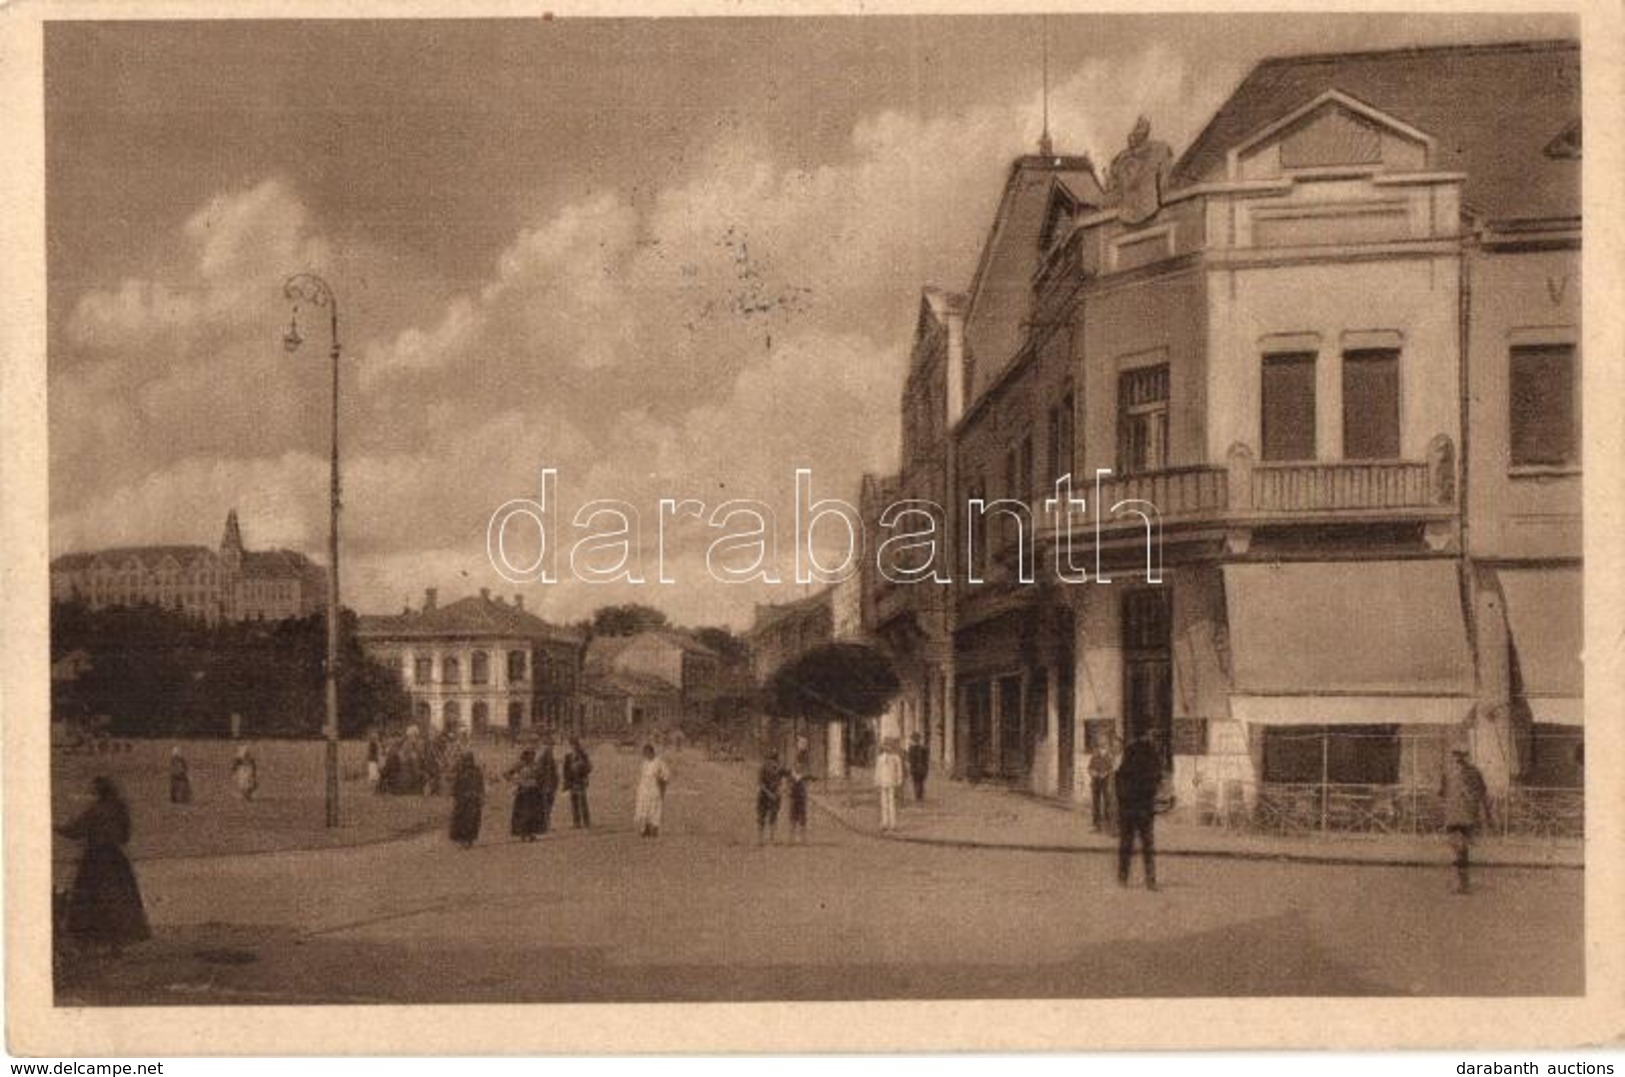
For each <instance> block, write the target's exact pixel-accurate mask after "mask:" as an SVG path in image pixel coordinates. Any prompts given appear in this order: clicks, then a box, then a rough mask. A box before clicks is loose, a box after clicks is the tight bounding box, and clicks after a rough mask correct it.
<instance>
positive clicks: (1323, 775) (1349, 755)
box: [1264, 725, 1399, 785]
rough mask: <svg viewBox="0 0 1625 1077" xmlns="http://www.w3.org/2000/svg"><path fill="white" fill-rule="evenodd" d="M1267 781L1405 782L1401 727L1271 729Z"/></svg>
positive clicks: (1266, 744)
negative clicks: (1401, 769)
mask: <svg viewBox="0 0 1625 1077" xmlns="http://www.w3.org/2000/svg"><path fill="white" fill-rule="evenodd" d="M1264 780H1265V781H1266V782H1280V783H1290V784H1310V785H1312V784H1319V783H1320V782H1322V781H1324V782H1327V783H1329V784H1331V785H1393V784H1396V783H1397V782H1398V781H1399V727H1398V726H1392V725H1335V726H1324V725H1292V726H1270V727H1268V728H1267V729H1265V731H1264Z"/></svg>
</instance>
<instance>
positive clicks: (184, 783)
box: [169, 747, 192, 804]
mask: <svg viewBox="0 0 1625 1077" xmlns="http://www.w3.org/2000/svg"><path fill="white" fill-rule="evenodd" d="M169 802H170V803H171V804H190V803H192V775H191V772H190V771H189V770H188V769H187V766H186V757H185V756H184V755H182V754H181V750H180V748H179V747H175V748H171V749H170V750H169Z"/></svg>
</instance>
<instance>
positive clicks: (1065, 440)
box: [1045, 393, 1072, 490]
mask: <svg viewBox="0 0 1625 1077" xmlns="http://www.w3.org/2000/svg"><path fill="white" fill-rule="evenodd" d="M1045 463H1046V464H1047V465H1048V469H1047V474H1048V476H1049V489H1051V490H1053V489H1054V488H1055V483H1056V480H1058V479H1059V478H1060V477H1061V476H1062V475H1066V474H1070V473H1071V471H1072V394H1071V393H1067V394H1066V395H1064V396H1063V397H1061V402H1060V403H1059V404H1057V405H1055V406H1054V407H1053V408H1051V409H1049V443H1048V452H1047V454H1046V458H1045Z"/></svg>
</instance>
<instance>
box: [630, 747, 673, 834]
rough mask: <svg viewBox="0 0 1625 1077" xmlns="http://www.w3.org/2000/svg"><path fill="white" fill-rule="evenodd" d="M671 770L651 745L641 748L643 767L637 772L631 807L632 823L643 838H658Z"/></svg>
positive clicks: (663, 819) (664, 811)
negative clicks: (636, 788) (634, 797)
mask: <svg viewBox="0 0 1625 1077" xmlns="http://www.w3.org/2000/svg"><path fill="white" fill-rule="evenodd" d="M670 783H671V768H670V767H668V766H666V761H665V760H664V759H661V758H660V756H659V755H657V754H656V753H655V746H654V745H653V744H645V745H644V746H643V765H642V767H641V768H640V769H639V770H638V795H637V800H636V802H635V803H634V804H633V806H632V823H633V825H634V826H636V827H637V828H638V833H639V834H640V835H642V836H643V837H645V838H658V837H659V836H660V825H661V823H663V822H664V821H665V814H666V786H667V785H669V784H670Z"/></svg>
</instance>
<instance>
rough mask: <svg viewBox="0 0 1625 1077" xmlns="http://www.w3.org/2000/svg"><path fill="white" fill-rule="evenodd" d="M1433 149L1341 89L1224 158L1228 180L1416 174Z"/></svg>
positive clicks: (1427, 139)
mask: <svg viewBox="0 0 1625 1077" xmlns="http://www.w3.org/2000/svg"><path fill="white" fill-rule="evenodd" d="M1433 149H1434V139H1433V137H1432V136H1430V135H1428V134H1427V133H1426V132H1424V131H1419V130H1417V129H1416V128H1414V127H1412V126H1410V125H1409V124H1407V123H1405V122H1404V121H1403V120H1399V119H1397V118H1395V117H1393V116H1389V115H1387V114H1386V113H1384V112H1382V111H1381V110H1379V109H1375V108H1372V107H1371V106H1370V105H1368V104H1366V103H1365V102H1363V101H1359V100H1357V99H1355V98H1353V97H1350V96H1349V95H1348V94H1346V93H1343V92H1342V91H1341V90H1327V91H1326V92H1325V93H1322V94H1320V95H1319V96H1318V97H1316V98H1315V99H1314V100H1312V101H1309V102H1307V103H1306V104H1303V105H1301V106H1299V107H1298V108H1296V109H1293V110H1292V111H1291V112H1289V113H1287V114H1286V115H1285V116H1282V117H1281V118H1280V119H1277V120H1275V121H1274V122H1272V123H1269V124H1266V125H1265V126H1264V127H1263V128H1262V129H1261V130H1259V131H1257V132H1255V133H1254V134H1252V135H1250V136H1248V137H1247V138H1245V139H1243V140H1242V141H1241V142H1240V143H1238V144H1237V145H1235V146H1233V147H1232V148H1231V149H1230V151H1229V152H1228V153H1227V154H1226V155H1225V157H1226V177H1225V178H1227V179H1231V180H1237V179H1256V178H1261V177H1264V176H1279V175H1282V174H1285V173H1289V172H1292V171H1296V170H1299V169H1316V168H1341V167H1348V166H1368V167H1380V168H1386V169H1388V170H1392V171H1404V172H1415V171H1422V170H1424V169H1426V168H1427V167H1428V162H1429V160H1430V159H1431V157H1432V155H1433Z"/></svg>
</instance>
